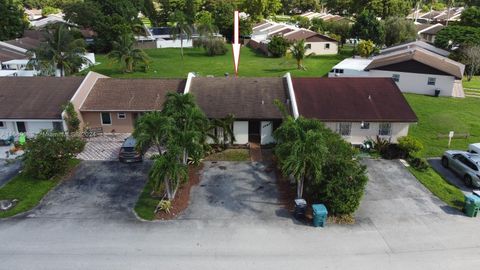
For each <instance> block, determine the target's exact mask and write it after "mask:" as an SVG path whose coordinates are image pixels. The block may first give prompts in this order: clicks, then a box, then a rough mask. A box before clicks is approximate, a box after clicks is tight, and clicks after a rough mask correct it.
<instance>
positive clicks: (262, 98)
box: [185, 77, 289, 145]
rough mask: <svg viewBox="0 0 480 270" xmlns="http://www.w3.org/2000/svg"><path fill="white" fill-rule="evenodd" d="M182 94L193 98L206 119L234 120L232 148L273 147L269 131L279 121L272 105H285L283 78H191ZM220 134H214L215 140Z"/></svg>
mask: <svg viewBox="0 0 480 270" xmlns="http://www.w3.org/2000/svg"><path fill="white" fill-rule="evenodd" d="M185 92H186V93H191V94H193V95H194V96H195V99H196V101H197V103H198V105H199V106H200V108H201V109H202V110H203V111H204V113H205V114H206V116H207V117H208V118H209V119H224V118H226V117H227V116H228V115H230V114H232V115H233V116H234V117H235V122H234V124H233V133H234V135H235V139H236V141H235V143H236V144H246V143H249V142H254V143H260V144H262V145H265V144H269V143H273V142H274V139H273V131H274V130H275V129H276V128H277V127H278V126H280V124H281V122H282V118H283V117H282V114H281V112H280V110H279V109H278V108H277V107H276V106H275V104H274V101H275V100H279V101H280V102H282V103H284V104H288V103H289V102H288V93H287V82H286V79H285V78H234V77H227V78H205V77H193V78H192V80H191V85H190V86H189V88H187V89H186V91H185ZM221 132H222V131H221V130H217V134H218V135H219V136H220V135H221ZM220 137H222V136H220Z"/></svg>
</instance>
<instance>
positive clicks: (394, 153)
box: [375, 136, 407, 159]
mask: <svg viewBox="0 0 480 270" xmlns="http://www.w3.org/2000/svg"><path fill="white" fill-rule="evenodd" d="M375 150H376V151H377V152H378V153H379V154H380V156H382V158H384V159H398V158H406V157H407V152H405V151H404V150H403V149H401V148H400V147H399V146H398V144H393V143H390V141H388V140H386V139H382V138H381V137H380V136H377V141H376V143H375Z"/></svg>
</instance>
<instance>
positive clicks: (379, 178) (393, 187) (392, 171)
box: [356, 159, 461, 227]
mask: <svg viewBox="0 0 480 270" xmlns="http://www.w3.org/2000/svg"><path fill="white" fill-rule="evenodd" d="M363 163H364V164H365V165H366V166H367V170H368V177H369V181H368V184H367V188H366V191H365V195H364V198H363V200H362V202H361V204H360V208H359V210H358V211H357V213H356V218H357V220H358V221H359V222H360V223H362V222H363V223H373V224H374V225H375V226H377V227H392V226H393V227H394V226H398V225H399V224H405V223H410V224H418V223H424V222H431V221H432V220H437V219H447V218H449V216H450V215H461V213H460V212H458V211H457V210H455V209H453V208H451V207H449V206H448V205H446V204H445V203H443V202H442V201H441V200H439V199H438V198H437V197H436V196H434V195H433V194H432V193H431V192H430V191H429V190H427V189H426V188H425V187H424V186H423V185H422V184H421V183H420V182H419V181H418V180H417V179H416V178H415V177H414V176H413V175H412V174H411V173H410V172H409V171H408V170H407V169H406V168H405V167H404V165H403V164H402V163H401V162H400V161H398V160H381V159H379V160H375V159H365V160H363Z"/></svg>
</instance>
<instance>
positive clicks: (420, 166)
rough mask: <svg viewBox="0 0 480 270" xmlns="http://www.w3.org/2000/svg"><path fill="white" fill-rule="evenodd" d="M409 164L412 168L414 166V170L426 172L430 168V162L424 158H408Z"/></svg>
mask: <svg viewBox="0 0 480 270" xmlns="http://www.w3.org/2000/svg"><path fill="white" fill-rule="evenodd" d="M408 163H409V164H410V166H412V167H413V168H414V169H416V170H418V171H421V172H424V171H426V170H427V169H428V168H429V165H428V162H427V160H426V159H424V158H420V157H416V156H410V157H409V158H408Z"/></svg>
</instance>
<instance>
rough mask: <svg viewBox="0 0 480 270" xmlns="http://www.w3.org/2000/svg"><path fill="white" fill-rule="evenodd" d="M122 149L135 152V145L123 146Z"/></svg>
mask: <svg viewBox="0 0 480 270" xmlns="http://www.w3.org/2000/svg"><path fill="white" fill-rule="evenodd" d="M122 149H123V151H124V152H135V148H133V147H123V148H122Z"/></svg>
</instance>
